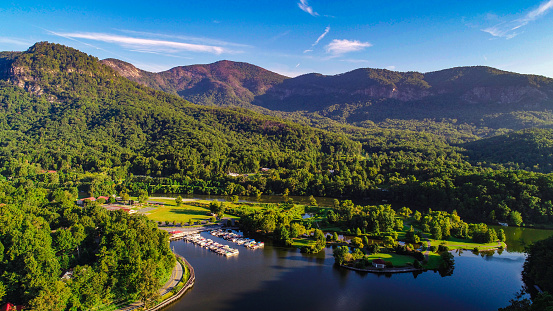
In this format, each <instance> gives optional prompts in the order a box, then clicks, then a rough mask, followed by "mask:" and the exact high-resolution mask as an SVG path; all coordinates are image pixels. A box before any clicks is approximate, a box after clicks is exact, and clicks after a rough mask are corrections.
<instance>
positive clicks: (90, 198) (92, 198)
mask: <svg viewBox="0 0 553 311" xmlns="http://www.w3.org/2000/svg"><path fill="white" fill-rule="evenodd" d="M87 199H88V200H90V201H96V198H95V197H88V198H83V199H81V200H83V201H84V200H87Z"/></svg>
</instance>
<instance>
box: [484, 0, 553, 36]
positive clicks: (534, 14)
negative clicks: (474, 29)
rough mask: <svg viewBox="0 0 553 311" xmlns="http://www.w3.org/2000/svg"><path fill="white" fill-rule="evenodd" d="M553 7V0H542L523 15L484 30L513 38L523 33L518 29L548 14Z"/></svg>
mask: <svg viewBox="0 0 553 311" xmlns="http://www.w3.org/2000/svg"><path fill="white" fill-rule="evenodd" d="M551 9H553V0H548V1H545V2H542V3H541V4H540V6H539V7H537V8H535V9H533V10H531V11H529V12H528V13H526V14H525V15H524V16H523V17H521V18H517V19H514V20H510V21H506V22H502V23H499V24H497V25H495V26H492V27H488V28H485V29H482V31H484V32H487V33H489V34H490V35H492V36H494V37H498V38H505V39H512V38H514V37H516V36H517V35H519V34H521V33H522V31H518V30H519V29H520V28H521V27H524V26H526V25H528V24H529V23H530V22H533V21H535V20H536V19H538V18H540V17H542V16H544V15H546V14H547V13H549V11H551Z"/></svg>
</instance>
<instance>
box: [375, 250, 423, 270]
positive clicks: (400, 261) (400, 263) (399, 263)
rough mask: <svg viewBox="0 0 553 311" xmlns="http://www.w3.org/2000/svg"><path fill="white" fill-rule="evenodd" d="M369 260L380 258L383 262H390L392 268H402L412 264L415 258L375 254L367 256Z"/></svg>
mask: <svg viewBox="0 0 553 311" xmlns="http://www.w3.org/2000/svg"><path fill="white" fill-rule="evenodd" d="M367 258H368V259H369V260H374V259H378V258H381V259H382V260H384V261H391V262H392V264H393V265H394V267H404V266H406V265H407V263H408V262H409V263H413V261H414V260H415V258H413V257H411V256H406V255H399V254H390V253H377V254H372V255H367Z"/></svg>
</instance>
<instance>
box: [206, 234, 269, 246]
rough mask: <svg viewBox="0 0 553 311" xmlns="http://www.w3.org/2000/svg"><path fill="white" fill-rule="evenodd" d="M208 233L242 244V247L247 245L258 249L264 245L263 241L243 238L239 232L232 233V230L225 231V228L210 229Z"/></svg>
mask: <svg viewBox="0 0 553 311" xmlns="http://www.w3.org/2000/svg"><path fill="white" fill-rule="evenodd" d="M209 233H211V235H213V236H216V237H218V238H222V239H225V240H227V241H230V242H233V243H236V244H238V245H243V246H244V247H247V248H249V249H258V248H263V247H265V243H263V242H256V241H255V240H254V239H247V238H244V237H243V236H242V235H241V234H238V233H234V232H226V231H225V230H221V229H219V230H212V231H210V232H209Z"/></svg>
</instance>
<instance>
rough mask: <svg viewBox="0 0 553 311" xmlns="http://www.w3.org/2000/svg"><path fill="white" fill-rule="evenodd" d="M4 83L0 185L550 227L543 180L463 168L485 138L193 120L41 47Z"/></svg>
mask: <svg viewBox="0 0 553 311" xmlns="http://www.w3.org/2000/svg"><path fill="white" fill-rule="evenodd" d="M9 72H10V75H9V77H8V78H7V79H6V80H4V81H3V82H1V83H2V89H1V90H0V95H1V103H2V110H1V113H0V121H1V122H0V124H2V131H0V135H1V137H2V145H1V149H0V152H1V153H0V155H1V156H0V164H1V165H2V170H1V173H2V174H3V175H4V176H6V177H9V176H18V175H20V176H26V175H28V174H29V172H28V169H21V167H22V166H23V167H25V166H26V165H28V164H32V165H40V167H41V168H42V169H51V170H58V171H59V172H60V174H61V175H60V180H59V182H60V184H62V185H64V186H71V187H77V188H78V189H79V190H80V191H83V192H88V193H89V194H91V195H100V194H105V193H109V194H113V193H116V192H120V191H130V192H135V193H136V192H138V191H139V190H141V189H143V190H147V191H148V192H149V193H152V192H165V193H200V194H224V195H235V194H240V195H252V196H256V195H259V194H262V193H264V194H280V193H283V192H285V190H286V189H288V191H290V193H291V194H295V195H310V194H312V195H319V196H333V197H351V198H354V197H357V198H372V199H379V200H380V199H385V200H394V201H398V202H405V203H406V204H410V205H413V206H419V207H420V208H428V207H432V208H434V209H444V210H448V211H452V210H454V209H457V210H458V211H459V214H460V215H461V216H463V217H468V218H475V219H476V220H480V219H481V218H484V219H486V220H488V221H490V222H494V221H508V222H514V223H518V217H517V216H520V217H521V218H522V220H523V221H524V222H526V223H527V224H531V223H549V222H550V221H551V219H550V218H551V216H553V214H552V212H553V207H552V204H551V200H553V197H552V196H551V189H552V188H553V183H551V182H550V180H551V178H553V177H552V176H551V175H542V174H533V173H527V172H522V171H521V172H518V171H516V172H503V171H502V170H499V171H493V170H491V169H487V168H483V167H481V166H479V165H473V164H471V163H469V162H468V161H467V159H468V158H467V157H466V156H465V155H464V152H465V150H464V149H463V147H462V146H461V147H459V146H455V145H454V144H459V143H464V142H466V141H473V140H477V139H478V136H477V135H488V134H490V133H496V132H495V131H494V130H493V129H485V128H476V127H475V126H470V125H466V124H463V123H454V122H453V121H451V122H448V121H447V120H444V121H442V122H436V121H432V120H422V121H416V120H408V121H399V120H385V121H383V122H381V123H374V122H373V123H367V124H365V126H366V127H365V128H360V127H355V126H352V125H347V124H341V123H338V122H335V121H332V120H329V119H328V118H324V117H322V116H320V117H317V118H315V117H314V116H315V115H312V116H306V115H302V114H299V113H296V114H282V115H284V116H285V117H286V118H288V119H290V120H296V121H299V122H300V123H301V124H304V125H300V124H297V123H294V122H292V121H287V120H285V119H282V118H280V117H276V116H275V117H269V116H266V115H261V114H258V113H255V112H252V111H248V110H243V109H236V108H232V109H228V108H226V109H225V108H213V107H212V108H208V107H202V106H197V105H193V104H190V103H189V102H187V101H184V100H182V99H181V98H178V97H176V96H173V95H169V94H167V93H163V92H159V91H154V90H152V89H150V88H147V87H144V86H141V85H139V84H137V83H134V82H131V81H129V80H127V79H125V78H123V77H121V76H120V75H118V74H117V73H116V72H115V71H114V70H112V69H111V68H109V67H107V66H105V65H103V64H102V63H101V62H99V61H98V60H97V59H95V58H93V57H91V56H88V55H85V54H83V53H80V52H78V51H76V50H73V49H70V48H67V47H63V46H60V45H54V44H47V43H39V44H36V45H35V46H33V47H32V48H30V49H29V50H28V51H26V52H24V53H22V54H20V55H19V56H17V57H15V58H14V61H13V63H12V64H11V67H10V70H9ZM383 72H384V71H360V72H357V73H355V74H361V75H369V76H375V75H376V76H378V77H380V76H382V75H384V73H385V72H384V73H383ZM386 74H388V73H386ZM389 76H390V77H388V78H386V79H387V80H386V81H392V82H393V83H394V84H395V83H396V82H394V81H397V84H396V86H397V85H400V84H402V83H403V84H410V85H418V86H417V87H422V86H421V85H419V84H420V83H417V82H416V81H418V80H417V79H419V78H420V77H421V76H420V75H418V74H415V73H413V74H412V77H413V79H411V80H413V81H408V80H409V79H400V78H398V76H397V75H396V74H394V73H392V72H389ZM371 79H376V78H374V77H373V78H371ZM398 79H399V80H398ZM379 83H380V82H379ZM275 115H278V114H276V113H275ZM308 125H311V126H308ZM313 126H316V127H319V128H325V129H326V130H321V129H316V128H314V127H313ZM428 129H431V130H428ZM475 164H476V163H475ZM261 168H266V170H264V171H262V170H261ZM267 169H268V170H267ZM229 173H240V174H242V176H239V177H234V176H232V175H233V174H229ZM246 173H247V174H248V175H245V174H246ZM501 187H503V188H502V189H500V188H501ZM467 193H471V195H467ZM521 202H530V203H531V204H530V203H528V204H526V203H521ZM528 206H531V208H528ZM512 212H513V213H515V214H513V213H512ZM517 213H518V214H517ZM513 217H514V218H517V221H514V220H513V219H514V218H513ZM518 224H520V223H518Z"/></svg>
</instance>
